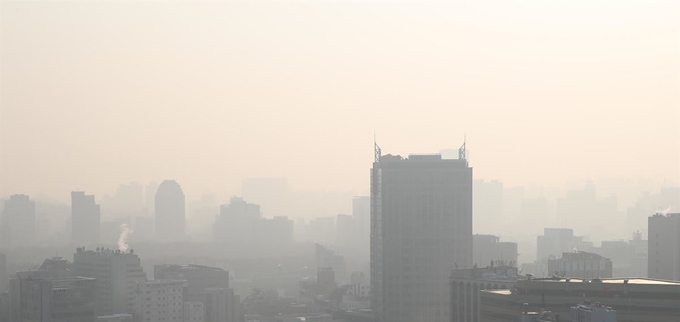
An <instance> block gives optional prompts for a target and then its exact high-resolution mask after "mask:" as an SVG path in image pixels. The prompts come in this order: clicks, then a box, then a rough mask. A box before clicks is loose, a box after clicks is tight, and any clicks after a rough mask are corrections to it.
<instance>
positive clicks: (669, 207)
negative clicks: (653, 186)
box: [659, 206, 673, 216]
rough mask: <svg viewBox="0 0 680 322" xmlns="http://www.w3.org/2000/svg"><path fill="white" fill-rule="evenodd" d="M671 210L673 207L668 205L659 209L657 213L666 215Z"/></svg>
mask: <svg viewBox="0 0 680 322" xmlns="http://www.w3.org/2000/svg"><path fill="white" fill-rule="evenodd" d="M671 210H673V207H671V206H668V207H667V208H666V209H664V210H661V212H659V213H660V214H662V215H664V216H665V215H668V214H669V213H670V212H671Z"/></svg>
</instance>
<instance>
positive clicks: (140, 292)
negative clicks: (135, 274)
mask: <svg viewBox="0 0 680 322" xmlns="http://www.w3.org/2000/svg"><path fill="white" fill-rule="evenodd" d="M186 284H187V282H186V281H183V280H153V281H146V282H138V283H137V284H136V285H135V288H134V296H133V299H134V309H133V313H132V316H133V317H134V319H135V321H138V322H144V321H148V322H167V321H183V320H184V296H183V294H184V288H185V286H186Z"/></svg>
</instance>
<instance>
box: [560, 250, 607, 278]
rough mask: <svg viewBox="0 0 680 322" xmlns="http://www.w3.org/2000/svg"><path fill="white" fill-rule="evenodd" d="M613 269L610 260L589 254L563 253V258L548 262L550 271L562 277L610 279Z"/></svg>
mask: <svg viewBox="0 0 680 322" xmlns="http://www.w3.org/2000/svg"><path fill="white" fill-rule="evenodd" d="M612 267H613V266H612V261H611V260H610V259H609V258H606V257H604V256H601V255H598V254H595V253H589V252H575V253H562V258H558V259H551V260H548V271H549V272H550V273H552V274H554V275H557V276H560V277H576V278H610V277H612V270H613V269H612Z"/></svg>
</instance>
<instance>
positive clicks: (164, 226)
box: [154, 180, 186, 242]
mask: <svg viewBox="0 0 680 322" xmlns="http://www.w3.org/2000/svg"><path fill="white" fill-rule="evenodd" d="M154 210H155V217H154V224H155V226H156V231H155V235H154V237H155V239H156V241H164V242H172V241H181V240H184V234H185V227H186V222H185V220H186V218H185V212H186V208H185V204H184V192H183V191H182V187H180V186H179V184H178V183H177V181H175V180H165V181H163V182H162V183H161V185H160V186H158V190H157V191H156V203H155V207H154Z"/></svg>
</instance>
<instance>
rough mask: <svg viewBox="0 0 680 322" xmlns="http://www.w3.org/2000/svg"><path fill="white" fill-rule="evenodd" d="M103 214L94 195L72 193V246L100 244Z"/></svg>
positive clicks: (79, 192)
mask: <svg viewBox="0 0 680 322" xmlns="http://www.w3.org/2000/svg"><path fill="white" fill-rule="evenodd" d="M100 226H101V212H100V209H99V205H98V204H96V203H95V201H94V195H86V194H85V192H83V191H73V192H71V244H72V245H78V246H92V245H96V244H97V243H99V238H100V228H101V227H100Z"/></svg>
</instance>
